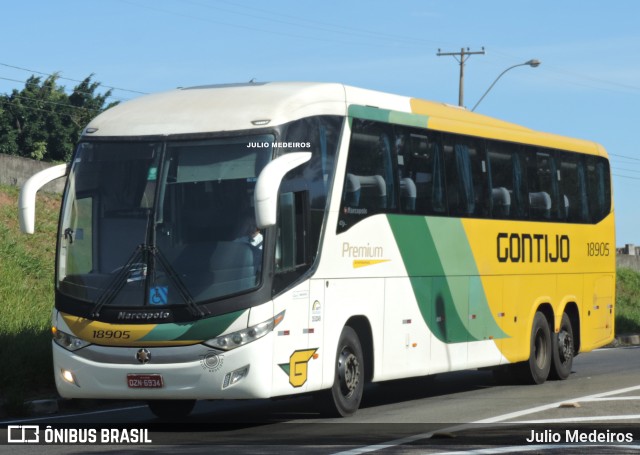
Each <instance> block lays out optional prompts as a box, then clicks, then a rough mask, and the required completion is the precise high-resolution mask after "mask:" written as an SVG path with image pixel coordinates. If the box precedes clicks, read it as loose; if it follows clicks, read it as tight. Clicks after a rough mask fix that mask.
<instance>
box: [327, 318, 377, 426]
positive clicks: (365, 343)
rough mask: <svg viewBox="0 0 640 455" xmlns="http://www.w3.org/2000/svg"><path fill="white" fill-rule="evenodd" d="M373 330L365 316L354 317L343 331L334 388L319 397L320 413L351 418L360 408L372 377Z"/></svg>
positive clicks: (336, 359) (338, 346)
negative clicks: (366, 386)
mask: <svg viewBox="0 0 640 455" xmlns="http://www.w3.org/2000/svg"><path fill="white" fill-rule="evenodd" d="M372 359H373V349H372V336H371V327H370V325H369V322H368V320H367V319H366V318H364V317H353V318H351V319H349V321H347V323H346V324H345V326H344V327H343V329H342V332H341V334H340V338H339V340H338V345H337V347H336V354H335V360H334V363H333V368H334V372H333V375H334V380H333V385H332V386H331V388H330V389H328V390H324V391H322V392H320V393H318V394H316V395H315V398H316V400H317V404H318V407H319V409H320V412H321V413H322V414H323V415H325V416H328V417H349V416H351V415H353V414H354V413H355V412H356V411H357V410H358V408H359V407H360V402H361V401H362V395H363V392H364V384H365V382H367V381H368V380H370V379H371V377H372V367H371V366H369V365H370V364H372V361H370V360H372Z"/></svg>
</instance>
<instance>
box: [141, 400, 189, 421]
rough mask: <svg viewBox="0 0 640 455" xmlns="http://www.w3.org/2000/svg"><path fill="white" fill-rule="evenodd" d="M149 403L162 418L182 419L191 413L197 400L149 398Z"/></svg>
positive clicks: (157, 415) (151, 408) (153, 410)
mask: <svg viewBox="0 0 640 455" xmlns="http://www.w3.org/2000/svg"><path fill="white" fill-rule="evenodd" d="M147 405H148V406H149V409H150V410H151V412H153V414H154V415H155V416H156V417H158V418H160V419H163V420H165V419H166V420H169V419H180V418H183V417H186V416H188V415H189V414H191V411H193V407H194V406H195V405H196V400H149V401H148V402H147Z"/></svg>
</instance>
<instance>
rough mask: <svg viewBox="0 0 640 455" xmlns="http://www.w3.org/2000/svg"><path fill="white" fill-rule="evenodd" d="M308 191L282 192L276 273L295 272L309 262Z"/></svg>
mask: <svg viewBox="0 0 640 455" xmlns="http://www.w3.org/2000/svg"><path fill="white" fill-rule="evenodd" d="M308 199H309V197H308V192H307V191H299V192H296V193H282V194H280V212H279V216H278V224H277V237H276V252H275V258H276V261H275V267H276V273H283V272H293V271H295V270H296V269H298V268H299V267H301V266H304V265H306V264H307V263H308V262H309V251H308V250H309V249H308V245H307V243H308V242H307V227H308V226H307V224H308V221H307V218H308V217H307V216H306V212H307V209H306V206H307V201H308Z"/></svg>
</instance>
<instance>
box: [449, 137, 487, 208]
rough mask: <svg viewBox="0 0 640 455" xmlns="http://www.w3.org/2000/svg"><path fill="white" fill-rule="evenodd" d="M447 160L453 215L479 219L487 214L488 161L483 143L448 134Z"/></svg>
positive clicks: (450, 205) (450, 204)
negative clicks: (486, 181)
mask: <svg viewBox="0 0 640 455" xmlns="http://www.w3.org/2000/svg"><path fill="white" fill-rule="evenodd" d="M443 143H444V160H445V169H446V177H447V200H448V202H449V215H452V216H461V217H477V216H483V215H484V214H485V205H486V204H485V202H486V200H487V199H488V198H487V197H486V190H485V175H486V172H485V171H486V161H485V160H484V157H483V156H482V155H483V153H482V148H481V146H480V141H477V140H472V139H470V138H465V137H461V136H453V135H446V136H445V138H444V141H443Z"/></svg>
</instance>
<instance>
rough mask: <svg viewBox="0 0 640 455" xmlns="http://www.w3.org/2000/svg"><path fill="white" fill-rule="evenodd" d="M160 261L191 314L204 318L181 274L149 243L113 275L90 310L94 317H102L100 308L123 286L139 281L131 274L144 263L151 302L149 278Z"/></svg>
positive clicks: (113, 297) (153, 274) (147, 292)
mask: <svg viewBox="0 0 640 455" xmlns="http://www.w3.org/2000/svg"><path fill="white" fill-rule="evenodd" d="M156 259H157V260H158V261H159V262H160V265H161V266H162V268H163V269H164V270H165V271H166V273H167V276H168V277H169V279H170V280H171V281H172V282H173V284H174V285H175V287H176V289H177V290H178V294H180V297H181V298H182V301H183V302H184V303H185V305H186V306H187V308H189V311H190V312H191V314H192V315H193V316H194V317H196V318H202V317H204V316H206V314H209V312H208V311H207V313H205V312H204V311H202V308H200V306H198V305H197V304H196V303H195V302H194V301H193V297H191V294H190V293H189V290H188V289H187V287H186V286H185V285H184V283H183V281H182V279H181V278H180V276H179V275H178V274H177V273H176V271H175V270H174V268H173V267H172V266H171V264H170V263H169V262H168V261H167V260H166V258H165V257H164V255H163V254H162V252H160V250H158V248H157V247H155V246H152V245H147V244H144V243H142V244H140V245H138V246H137V247H136V249H135V250H134V252H133V254H132V255H131V256H130V257H129V259H128V260H127V262H126V264H125V265H124V266H122V267H120V268H119V269H118V272H117V274H116V275H115V276H114V277H113V279H112V280H111V281H110V282H109V284H108V285H107V287H106V288H105V290H104V291H103V292H102V294H100V297H98V300H97V301H96V304H95V305H94V307H93V309H92V310H91V312H90V315H91V317H92V318H94V319H97V318H99V317H100V310H101V309H102V307H104V306H105V305H109V304H110V303H111V302H113V301H114V300H115V298H116V297H117V296H118V294H119V293H120V291H121V290H122V288H123V287H124V286H125V285H126V284H127V283H128V282H131V281H138V280H139V279H132V280H130V279H129V275H130V273H131V272H133V271H138V270H139V269H140V268H139V267H138V268H135V267H134V266H137V265H138V264H142V265H144V266H145V267H146V272H145V271H144V270H142V275H143V276H144V279H145V290H146V292H145V306H147V305H148V304H149V302H148V301H149V288H150V286H149V280H150V279H151V278H152V277H153V276H155V273H154V272H155V265H154V262H155V260H156Z"/></svg>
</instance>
